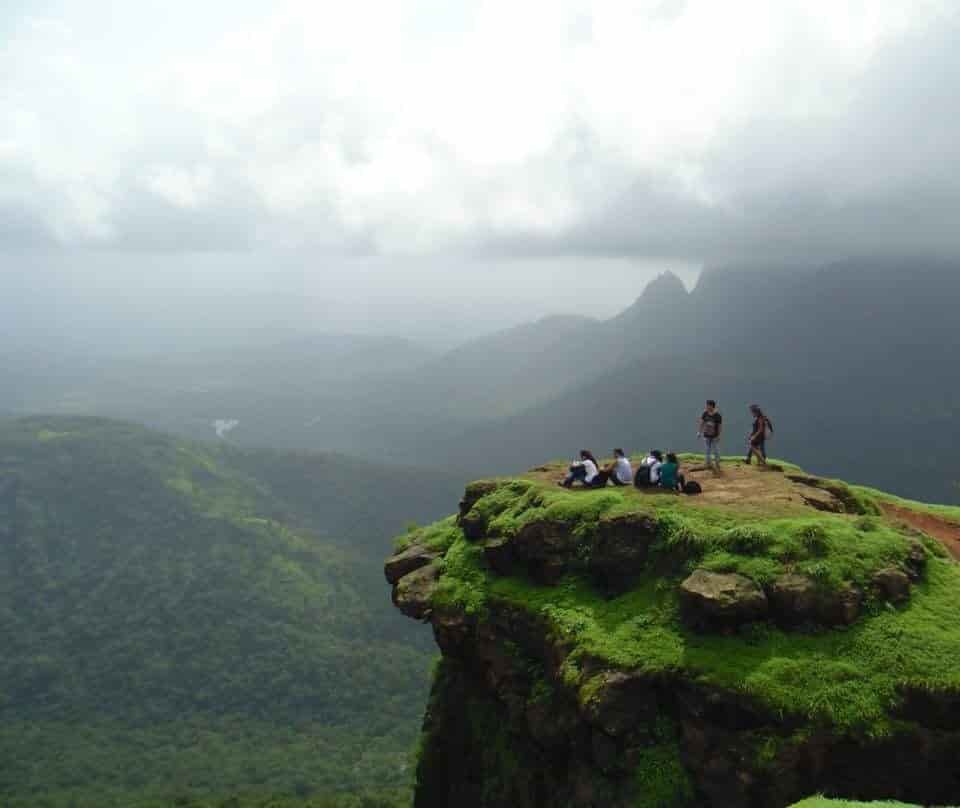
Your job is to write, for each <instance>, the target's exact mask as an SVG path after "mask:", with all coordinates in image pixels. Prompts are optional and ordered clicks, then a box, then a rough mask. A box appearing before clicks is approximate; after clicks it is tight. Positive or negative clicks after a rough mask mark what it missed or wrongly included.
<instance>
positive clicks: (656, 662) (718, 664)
mask: <svg viewBox="0 0 960 808" xmlns="http://www.w3.org/2000/svg"><path fill="white" fill-rule="evenodd" d="M811 479H813V478H807V477H804V479H803V481H802V482H799V483H786V484H795V485H799V486H801V487H802V488H803V489H804V490H807V489H812V490H826V488H830V489H834V490H837V491H840V492H841V493H843V494H844V498H845V499H847V500H848V501H847V502H845V503H844V507H843V508H842V509H841V511H842V512H841V511H837V512H832V511H829V510H824V509H822V508H820V507H815V506H808V507H809V511H810V512H811V513H815V514H816V519H817V520H818V521H817V522H816V524H813V525H811V524H808V523H807V522H802V521H801V523H800V524H799V526H798V527H796V528H794V527H792V526H791V524H792V523H782V522H777V521H776V520H775V519H773V520H771V521H770V522H769V523H762V520H760V523H758V520H757V517H755V516H749V517H745V518H746V519H750V520H752V521H751V522H746V521H745V522H744V524H743V525H740V526H736V525H734V526H733V527H731V521H732V520H733V521H735V519H736V518H739V517H738V515H737V512H736V511H734V510H731V511H729V512H727V515H725V516H723V517H722V519H720V520H718V521H719V522H720V524H719V526H713V525H712V524H711V523H710V522H709V521H707V517H704V516H703V514H704V513H707V512H706V511H698V510H696V508H697V507H699V506H697V505H694V504H690V505H687V504H686V502H685V501H683V500H678V499H677V498H675V497H670V495H664V497H665V498H664V499H662V500H651V499H649V498H647V495H644V494H642V493H639V492H634V491H626V492H617V493H616V494H610V493H609V492H567V491H561V492H555V491H552V490H550V489H549V488H547V486H546V485H545V484H544V485H539V484H537V481H536V479H534V480H532V481H530V480H514V481H503V482H496V481H483V482H481V483H475V484H473V485H471V486H470V487H468V489H467V492H466V493H465V496H464V498H463V501H462V502H461V507H460V512H459V516H458V520H457V525H458V527H457V529H456V530H455V531H453V533H452V534H451V536H450V539H449V541H450V543H449V545H448V546H446V547H443V548H438V547H437V546H436V545H430V546H427V545H426V544H424V543H423V541H424V540H423V539H422V538H421V537H420V536H418V535H416V534H415V535H412V536H410V537H409V538H408V539H407V541H408V546H407V547H405V548H404V549H403V550H401V551H400V552H399V553H398V554H397V555H395V556H394V557H392V558H391V559H389V560H388V561H387V565H386V574H387V578H388V581H391V582H392V583H393V585H394V601H395V603H396V604H397V606H398V607H399V608H400V609H401V610H402V611H403V612H404V613H405V614H408V615H410V616H412V617H414V618H416V619H423V620H427V621H428V622H429V623H430V625H431V626H432V629H433V633H434V637H435V639H436V642H437V645H438V646H439V648H440V650H441V652H442V655H443V659H442V663H441V666H440V668H439V670H438V673H437V675H436V678H435V681H434V685H433V691H432V694H431V698H430V703H429V706H428V710H427V715H426V717H425V721H424V731H423V739H422V744H421V756H420V759H419V762H418V770H417V790H416V799H415V805H416V806H417V808H434V807H435V806H436V807H439V806H448V805H457V806H458V807H459V808H494V806H507V805H509V806H516V808H535V807H536V808H560V807H561V806H563V807H564V808H588V806H590V807H592V806H601V805H602V806H605V807H607V806H609V808H628V806H629V807H631V808H635V807H636V806H650V807H651V808H653V806H663V807H664V808H671V807H672V806H676V807H677V808H680V807H681V806H691V807H692V806H703V807H704V808H727V807H728V806H749V807H750V808H783V806H787V805H790V804H792V803H793V802H796V801H798V800H800V799H801V798H803V797H805V796H807V795H809V794H810V793H816V792H823V793H831V794H836V795H839V796H846V797H851V798H860V799H880V798H887V797H898V798H904V799H908V800H912V801H915V802H918V803H923V804H946V803H949V802H950V800H951V799H952V797H953V795H955V794H960V757H958V755H960V752H958V749H960V689H958V688H956V685H955V681H956V680H955V674H954V673H953V672H952V671H949V670H947V668H949V667H950V666H946V667H944V668H943V670H936V671H925V673H926V674H927V675H928V677H929V678H927V679H924V678H923V677H921V676H920V675H919V674H914V673H912V672H913V671H919V670H920V669H919V668H917V667H916V666H915V665H914V664H913V660H912V658H911V657H910V656H909V653H910V652H909V651H908V650H907V649H903V651H900V650H898V649H897V648H891V647H890V642H891V640H890V639H889V637H904V636H907V635H906V634H905V630H904V629H900V628H898V626H899V621H902V620H906V619H908V618H909V612H906V611H902V610H897V609H892V610H891V609H889V608H885V607H884V604H885V603H891V604H902V603H904V602H906V601H907V600H909V599H910V598H914V597H918V596H919V595H918V594H917V593H918V591H919V590H921V589H923V590H924V593H923V595H922V596H923V597H926V598H930V597H937V598H940V600H938V601H936V602H937V604H939V605H938V606H937V607H936V608H938V609H943V608H944V604H945V603H947V602H950V598H951V597H954V596H953V595H950V594H949V590H948V589H944V588H943V587H948V586H957V587H960V575H958V574H957V573H958V570H957V569H956V568H955V565H954V566H950V565H948V562H947V561H945V560H944V559H941V558H939V557H937V558H931V556H930V555H929V554H928V553H927V552H926V550H925V549H924V546H923V544H922V543H921V542H919V541H917V540H916V539H915V538H913V537H911V536H908V535H904V536H902V538H901V537H898V536H896V534H891V533H889V532H884V530H886V528H883V530H881V529H879V528H877V526H876V525H874V524H873V523H870V524H867V523H866V522H865V523H864V525H863V527H864V532H863V535H858V536H857V537H856V541H857V542H858V544H857V545H855V546H850V547H847V546H846V545H844V544H842V542H843V541H852V540H853V539H851V538H850V528H849V524H850V523H849V521H848V520H850V519H852V518H854V517H853V516H850V515H849V514H850V513H851V512H854V513H859V511H854V505H853V504H852V503H854V502H856V507H857V508H859V509H860V510H861V511H862V510H863V509H864V508H865V507H869V503H866V505H865V504H864V502H862V501H861V500H860V499H859V498H857V497H854V495H853V494H848V492H845V491H843V488H842V486H841V485H840V484H837V483H833V482H830V483H828V484H826V487H822V486H820V484H819V483H814V484H811V482H810V480H811ZM799 499H800V498H798V500H799ZM801 501H802V500H801ZM800 507H803V506H800ZM803 513H804V512H803V511H800V512H798V514H799V516H798V517H797V518H800V517H802V516H803ZM860 515H861V516H862V514H860ZM708 516H709V514H708ZM870 518H873V517H870ZM829 520H837V521H835V522H832V521H829ZM748 528H749V529H748ZM778 530H780V531H784V530H795V531H796V533H795V534H794V533H790V534H789V535H787V534H783V535H780V534H778V533H777V532H776V531H778ZM725 567H726V568H727V569H724V568H725ZM931 567H932V568H933V569H932V573H931ZM754 571H756V575H754V574H753V573H754ZM931 574H933V577H932V578H930V575H931ZM928 579H929V580H928ZM920 580H923V581H928V583H927V585H926V586H925V587H915V586H913V585H912V584H913V583H914V582H916V581H920ZM931 592H936V593H937V594H936V595H931V594H930V593H931ZM875 615H877V617H875ZM873 619H883V620H885V621H887V623H888V624H889V625H888V626H887V627H886V628H884V629H883V633H881V634H880V635H878V639H877V643H878V644H877V645H876V646H873V645H870V643H871V642H872V641H873V640H872V639H870V638H869V637H868V635H867V634H858V633H856V632H852V631H846V630H845V629H846V627H848V626H850V625H853V624H857V625H859V624H860V623H861V622H864V621H869V620H873ZM831 627H837V628H831ZM838 629H841V630H838ZM897 632H900V633H897ZM793 637H800V638H802V640H801V641H799V642H797V643H794V642H793V641H792V639H791V638H793ZM911 639H915V638H911ZM931 642H937V643H940V644H939V645H938V646H937V649H936V651H933V650H931V653H935V654H948V655H949V654H950V653H952V651H951V650H950V649H953V651H955V652H956V654H958V655H960V631H958V632H957V633H956V637H955V638H953V639H951V638H944V637H939V638H938V639H937V638H935V639H932V640H931ZM957 658H960V656H958V657H957ZM898 665H899V666H901V668H902V673H898V674H897V677H898V678H882V680H878V679H877V677H878V676H881V677H886V676H887V674H888V673H889V671H888V670H887V668H889V667H890V666H898ZM891 681H896V682H897V686H896V689H897V695H896V698H895V699H893V700H891V695H890V693H889V691H888V690H886V689H885V688H888V687H889V682H891ZM951 683H953V684H951ZM865 704H866V705H868V706H867V707H863V705H865Z"/></svg>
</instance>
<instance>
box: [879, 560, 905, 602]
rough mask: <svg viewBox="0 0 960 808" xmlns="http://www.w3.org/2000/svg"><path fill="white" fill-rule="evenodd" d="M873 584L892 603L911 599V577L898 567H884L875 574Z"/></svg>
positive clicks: (881, 595)
mask: <svg viewBox="0 0 960 808" xmlns="http://www.w3.org/2000/svg"><path fill="white" fill-rule="evenodd" d="M873 585H874V587H876V589H877V592H878V594H879V595H880V597H882V598H883V599H884V600H887V601H889V602H890V603H902V602H903V601H905V600H909V599H910V577H909V576H908V575H907V573H905V572H904V571H903V570H901V569H898V568H897V567H884V568H883V569H882V570H877V571H876V572H875V573H874V574H873Z"/></svg>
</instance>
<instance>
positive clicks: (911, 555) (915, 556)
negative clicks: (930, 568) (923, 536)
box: [905, 539, 927, 581]
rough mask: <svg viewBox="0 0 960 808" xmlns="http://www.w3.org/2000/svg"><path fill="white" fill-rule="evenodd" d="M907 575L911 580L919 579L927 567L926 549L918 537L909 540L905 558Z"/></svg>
mask: <svg viewBox="0 0 960 808" xmlns="http://www.w3.org/2000/svg"><path fill="white" fill-rule="evenodd" d="M905 564H906V568H907V570H906V571H907V575H909V576H910V580H911V581H919V580H920V579H921V578H922V577H923V572H924V570H925V569H926V567H927V550H926V548H925V547H924V546H923V542H921V541H920V540H918V539H911V540H910V549H909V550H908V551H907V559H906V562H905Z"/></svg>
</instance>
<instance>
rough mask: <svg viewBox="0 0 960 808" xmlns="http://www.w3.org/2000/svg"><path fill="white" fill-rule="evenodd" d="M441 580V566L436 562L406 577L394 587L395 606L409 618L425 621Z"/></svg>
mask: <svg viewBox="0 0 960 808" xmlns="http://www.w3.org/2000/svg"><path fill="white" fill-rule="evenodd" d="M439 580H440V564H439V563H436V562H434V563H433V564H428V565H427V566H425V567H420V569H417V570H414V571H413V572H411V573H409V574H407V575H404V576H403V577H402V578H401V579H400V580H399V581H397V583H396V584H395V585H394V587H393V603H394V605H395V606H396V607H397V608H398V609H399V610H400V611H401V612H403V614H405V615H406V616H407V617H412V618H414V619H415V620H425V619H426V618H427V617H429V616H430V600H431V598H432V597H433V593H434V591H435V590H436V588H437V582H438V581H439Z"/></svg>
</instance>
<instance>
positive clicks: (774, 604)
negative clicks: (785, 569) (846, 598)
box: [767, 572, 819, 624]
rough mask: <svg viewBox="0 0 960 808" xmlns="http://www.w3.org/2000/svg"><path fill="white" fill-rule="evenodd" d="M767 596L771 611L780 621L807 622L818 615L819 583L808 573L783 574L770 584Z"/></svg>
mask: <svg viewBox="0 0 960 808" xmlns="http://www.w3.org/2000/svg"><path fill="white" fill-rule="evenodd" d="M767 597H768V600H769V602H770V611H771V612H772V614H773V616H774V617H775V618H776V619H777V621H778V622H780V623H787V624H796V623H806V622H810V621H813V620H815V619H816V617H817V614H818V611H819V598H818V593H817V585H816V584H815V583H814V582H813V580H812V579H810V578H808V577H807V576H806V575H797V574H796V573H792V572H791V573H787V574H786V575H781V576H780V577H779V578H777V579H776V580H774V582H773V583H772V584H770V587H769V589H768V590H767Z"/></svg>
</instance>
